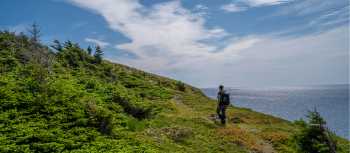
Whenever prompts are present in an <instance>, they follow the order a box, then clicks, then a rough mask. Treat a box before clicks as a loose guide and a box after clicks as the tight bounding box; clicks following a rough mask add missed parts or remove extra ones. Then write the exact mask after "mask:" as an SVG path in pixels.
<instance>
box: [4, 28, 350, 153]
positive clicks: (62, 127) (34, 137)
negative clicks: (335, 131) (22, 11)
mask: <svg viewBox="0 0 350 153" xmlns="http://www.w3.org/2000/svg"><path fill="white" fill-rule="evenodd" d="M98 58H99V57H98V56H94V55H93V54H89V52H88V51H87V50H86V49H82V48H81V47H80V46H79V45H78V44H76V43H73V42H71V41H66V42H64V43H61V42H59V41H55V43H54V44H53V45H52V46H51V47H48V46H46V45H43V44H41V43H40V42H38V40H33V39H32V38H30V37H28V36H26V35H23V34H17V35H16V34H14V33H11V32H7V31H1V32H0V68H1V69H0V103H1V105H0V152H4V153H7V152H9V153H10V152H11V153H13V152H77V153H78V152H111V153H114V152H162V153H163V152H186V153H190V152H193V153H197V152H208V153H210V152H233V153H248V152H257V153H275V152H281V153H288V152H290V153H296V152H297V149H296V146H295V143H294V142H293V134H294V133H297V132H299V131H300V128H301V127H300V126H299V125H298V124H295V123H291V122H289V121H286V120H283V119H280V118H277V117H273V116H270V115H265V114H262V113H258V112H254V111H252V110H250V109H246V108H237V107H234V106H230V107H229V108H228V110H227V114H228V123H227V125H226V126H223V125H221V124H220V123H218V121H217V119H216V117H215V110H216V102H215V101H214V100H212V99H210V98H208V97H206V96H205V95H204V94H203V92H202V91H201V90H200V89H198V88H195V87H192V86H190V85H188V84H185V83H183V82H181V81H177V80H173V79H169V78H166V77H162V76H159V75H155V74H151V73H148V72H144V71H141V70H138V69H135V68H132V67H129V66H125V65H122V64H116V63H112V62H109V61H106V60H99V59H98ZM337 139H339V140H338V142H339V143H338V146H339V147H340V151H341V152H344V153H345V152H348V151H349V142H348V141H346V140H344V139H341V138H337Z"/></svg>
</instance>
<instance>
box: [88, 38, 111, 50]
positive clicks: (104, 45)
mask: <svg viewBox="0 0 350 153" xmlns="http://www.w3.org/2000/svg"><path fill="white" fill-rule="evenodd" d="M85 41H86V42H89V43H93V44H95V45H98V46H100V47H101V48H105V47H107V46H109V45H110V44H109V43H108V42H105V41H102V40H98V39H94V38H85Z"/></svg>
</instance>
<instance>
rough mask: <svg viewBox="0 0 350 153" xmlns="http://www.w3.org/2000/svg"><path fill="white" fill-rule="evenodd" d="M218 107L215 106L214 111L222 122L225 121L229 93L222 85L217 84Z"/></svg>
mask: <svg viewBox="0 0 350 153" xmlns="http://www.w3.org/2000/svg"><path fill="white" fill-rule="evenodd" d="M217 98H218V107H217V108H216V113H217V114H218V117H219V118H220V120H221V123H222V124H225V123H226V108H227V106H228V105H229V104H230V95H229V94H228V93H226V92H225V90H224V86H223V85H220V86H219V92H218V96H217Z"/></svg>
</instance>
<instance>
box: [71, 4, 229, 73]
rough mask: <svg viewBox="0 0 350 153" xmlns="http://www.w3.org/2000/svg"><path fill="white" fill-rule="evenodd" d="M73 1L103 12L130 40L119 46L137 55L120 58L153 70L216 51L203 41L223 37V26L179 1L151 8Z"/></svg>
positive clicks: (167, 67) (138, 5)
mask: <svg viewBox="0 0 350 153" xmlns="http://www.w3.org/2000/svg"><path fill="white" fill-rule="evenodd" d="M72 2H74V4H77V5H78V6H81V7H83V8H88V9H90V10H93V11H94V12H96V13H98V14H100V15H102V16H103V17H104V18H105V19H106V21H107V22H108V24H109V26H110V27H111V28H112V29H113V30H115V31H118V32H120V33H122V34H124V35H125V36H126V37H128V38H129V39H130V40H131V42H129V43H123V44H118V45H116V48H118V49H122V50H126V51H129V52H131V53H133V54H135V55H136V56H137V57H138V59H137V60H132V59H120V60H122V61H123V62H125V63H128V64H130V63H131V64H132V65H134V66H137V67H140V68H144V69H146V70H151V71H159V70H162V69H171V68H173V66H175V65H177V64H178V63H179V62H183V61H186V60H193V59H195V58H203V57H205V56H210V55H212V54H215V53H214V52H215V51H216V50H217V46H215V45H209V44H207V43H204V42H203V41H210V40H214V39H220V38H223V37H224V36H225V35H227V33H226V32H225V30H223V29H221V28H206V27H205V26H204V23H205V19H204V18H203V17H201V16H198V15H196V14H194V13H192V12H191V11H189V10H187V9H185V8H184V7H182V6H181V3H180V1H172V2H164V3H159V4H155V5H153V6H151V7H149V8H147V7H145V6H142V5H141V4H140V3H139V2H138V1H137V0H119V1H113V0H100V1H95V0H72Z"/></svg>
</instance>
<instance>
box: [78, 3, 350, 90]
mask: <svg viewBox="0 0 350 153" xmlns="http://www.w3.org/2000/svg"><path fill="white" fill-rule="evenodd" d="M72 1H73V2H74V3H75V4H76V5H78V6H81V7H83V8H88V9H90V10H92V11H94V12H95V13H98V14H100V15H101V16H103V17H104V18H105V20H106V21H107V22H108V24H109V26H110V28H111V29H113V30H115V31H117V32H120V33H122V34H124V35H125V36H126V37H127V38H129V39H130V42H127V43H122V44H117V45H115V47H116V48H118V49H123V50H125V51H128V52H131V53H133V54H135V55H136V56H137V58H136V59H134V58H132V59H130V58H123V57H119V58H118V59H117V60H118V62H122V63H124V64H129V65H132V66H135V67H138V68H142V69H145V70H147V71H151V72H156V73H159V74H165V75H167V76H171V77H175V78H181V79H182V80H183V81H185V82H188V83H191V84H194V85H198V86H202V87H203V86H214V85H215V86H216V85H217V84H219V83H221V82H225V83H227V85H228V86H233V85H244V86H246V85H248V86H249V85H266V84H268V85H274V84H285V83H290V84H293V83H294V84H297V83H300V82H307V81H310V82H311V83H313V82H318V83H320V82H321V83H334V80H332V79H335V80H344V78H345V80H346V79H347V75H344V74H345V72H348V70H347V69H345V68H344V67H346V65H348V64H346V62H347V60H348V56H347V54H348V49H349V46H348V41H349V37H348V35H347V33H348V29H347V27H345V28H344V27H341V28H337V29H335V30H332V31H328V32H324V33H317V34H313V35H304V36H301V37H282V36H280V35H253V36H246V37H243V38H236V37H233V36H232V35H231V34H229V33H227V32H226V31H225V30H224V29H221V28H219V27H216V28H207V27H206V26H205V18H203V17H201V16H198V15H196V14H194V13H193V12H191V11H189V10H188V9H185V8H184V7H182V6H181V3H180V1H172V2H163V3H159V4H155V5H153V6H150V7H145V6H143V5H141V4H140V3H139V1H138V0H118V1H115V0H100V1H96V0H72ZM267 2H268V1H264V5H267ZM269 2H270V3H269V4H271V5H272V4H274V5H277V4H279V3H281V2H282V1H280V2H279V3H278V2H276V1H275V2H273V1H269ZM258 4H259V5H260V6H261V5H262V4H263V3H262V2H260V3H257V2H256V3H255V5H253V3H252V4H249V5H251V6H257V5H258ZM217 40H218V41H220V42H222V43H220V44H213V43H210V42H215V41H217ZM207 42H209V43H207ZM344 65H345V66H344ZM326 72H327V73H326ZM329 72H332V73H329ZM324 77H328V78H324ZM294 78H298V79H295V80H294ZM322 81H323V82H322ZM327 81H328V82H327ZM332 81H333V82H332Z"/></svg>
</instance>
